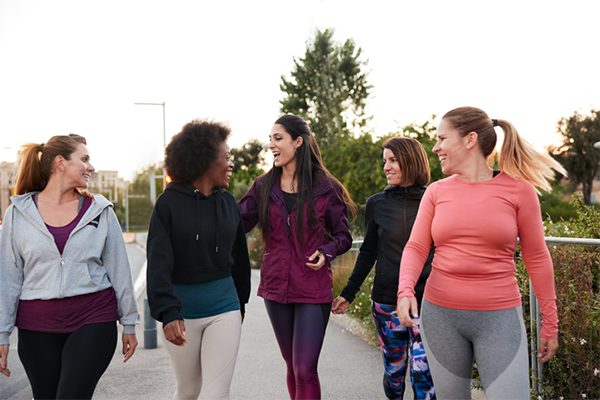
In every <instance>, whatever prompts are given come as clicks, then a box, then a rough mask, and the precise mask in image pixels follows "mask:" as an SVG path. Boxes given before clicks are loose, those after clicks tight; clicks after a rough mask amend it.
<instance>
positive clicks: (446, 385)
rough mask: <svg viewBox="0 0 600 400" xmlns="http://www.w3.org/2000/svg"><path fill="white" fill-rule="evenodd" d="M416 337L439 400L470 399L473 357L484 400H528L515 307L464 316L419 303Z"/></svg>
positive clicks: (521, 330)
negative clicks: (417, 333)
mask: <svg viewBox="0 0 600 400" xmlns="http://www.w3.org/2000/svg"><path fill="white" fill-rule="evenodd" d="M421 333H422V335H423V342H424V344H425V352H426V354H427V360H428V361H429V367H430V369H431V375H432V378H433V385H434V387H435V391H436V394H437V397H438V398H439V399H442V400H447V399H471V389H470V388H471V372H472V370H473V358H475V362H476V363H477V370H478V371H479V376H480V377H481V383H482V385H483V388H484V390H485V396H486V399H487V400H496V399H529V362H528V350H527V333H526V331H525V324H524V323H523V313H522V309H521V306H518V307H515V308H509V309H507V310H497V311H470V310H456V309H452V308H444V307H439V306H436V305H434V304H431V303H429V302H428V301H426V300H423V305H422V308H421Z"/></svg>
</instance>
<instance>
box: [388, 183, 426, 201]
mask: <svg viewBox="0 0 600 400" xmlns="http://www.w3.org/2000/svg"><path fill="white" fill-rule="evenodd" d="M425 190H427V186H421V185H412V186H405V187H402V186H391V185H387V186H386V187H385V189H384V191H385V192H388V193H391V194H393V195H395V196H402V197H405V198H406V199H407V200H418V201H420V200H421V197H423V194H424V193H425Z"/></svg>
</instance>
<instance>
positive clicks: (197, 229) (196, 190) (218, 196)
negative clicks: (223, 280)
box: [194, 189, 222, 253]
mask: <svg viewBox="0 0 600 400" xmlns="http://www.w3.org/2000/svg"><path fill="white" fill-rule="evenodd" d="M194 193H196V207H197V208H198V212H197V213H196V241H197V240H199V238H200V191H199V190H198V189H194ZM213 193H214V194H215V196H216V202H217V204H216V205H217V221H216V222H217V223H216V224H215V237H216V246H215V252H216V253H218V252H219V214H220V213H221V200H222V198H221V193H220V192H219V190H218V189H215V190H214V192H213Z"/></svg>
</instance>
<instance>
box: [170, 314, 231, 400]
mask: <svg viewBox="0 0 600 400" xmlns="http://www.w3.org/2000/svg"><path fill="white" fill-rule="evenodd" d="M184 324H185V338H186V340H187V343H186V344H185V345H184V346H183V347H178V346H175V345H174V344H172V343H171V342H169V341H167V339H166V338H165V335H164V333H162V335H161V336H162V340H163V343H164V344H165V348H166V349H167V352H168V353H169V357H170V358H171V364H172V365H173V369H174V371H175V378H176V379H177V391H176V392H175V396H174V397H173V399H174V400H188V399H197V398H198V396H200V390H201V389H203V390H204V398H205V399H206V400H213V399H229V386H230V385H231V379H232V378H233V370H234V368H235V361H236V359H237V355H238V349H239V345H240V336H241V333H242V317H241V315H240V311H239V310H237V311H230V312H226V313H224V314H219V315H215V316H213V317H207V318H198V319H184Z"/></svg>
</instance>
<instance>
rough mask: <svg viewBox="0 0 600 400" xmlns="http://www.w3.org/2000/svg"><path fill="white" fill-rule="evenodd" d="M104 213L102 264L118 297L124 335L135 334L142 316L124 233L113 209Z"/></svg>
mask: <svg viewBox="0 0 600 400" xmlns="http://www.w3.org/2000/svg"><path fill="white" fill-rule="evenodd" d="M103 212H104V213H106V221H107V224H108V233H107V237H106V245H105V246H104V251H103V252H102V263H103V265H104V268H105V269H106V272H107V273H108V278H109V279H110V282H111V284H112V286H113V288H114V290H115V293H116V295H117V310H118V313H119V318H120V322H121V325H123V334H124V335H130V334H135V325H138V324H139V323H140V315H139V313H138V310H137V304H136V301H135V295H134V290H133V283H132V279H131V270H130V268H129V259H128V257H127V249H126V248H125V241H124V240H123V233H122V232H121V227H120V224H119V221H118V219H117V216H116V215H115V213H114V211H113V210H112V208H106V209H105V210H104V211H103Z"/></svg>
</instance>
